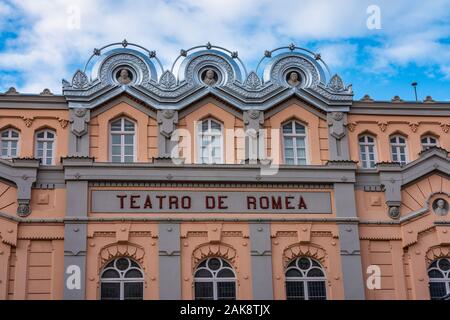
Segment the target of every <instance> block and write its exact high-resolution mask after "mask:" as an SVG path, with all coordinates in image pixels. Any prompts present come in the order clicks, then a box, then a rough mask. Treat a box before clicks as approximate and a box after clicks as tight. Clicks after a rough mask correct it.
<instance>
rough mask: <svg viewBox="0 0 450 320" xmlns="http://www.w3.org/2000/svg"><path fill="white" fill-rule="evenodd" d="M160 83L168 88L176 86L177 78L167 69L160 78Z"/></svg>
mask: <svg viewBox="0 0 450 320" xmlns="http://www.w3.org/2000/svg"><path fill="white" fill-rule="evenodd" d="M159 84H160V85H162V86H163V87H165V88H166V89H170V88H172V87H175V86H176V84H177V79H176V78H175V76H174V75H173V73H172V72H170V71H169V70H166V71H165V72H164V73H163V74H162V76H161V78H160V79H159Z"/></svg>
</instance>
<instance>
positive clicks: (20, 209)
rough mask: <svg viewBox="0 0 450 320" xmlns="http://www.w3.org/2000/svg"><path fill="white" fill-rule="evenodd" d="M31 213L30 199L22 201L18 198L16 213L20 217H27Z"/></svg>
mask: <svg viewBox="0 0 450 320" xmlns="http://www.w3.org/2000/svg"><path fill="white" fill-rule="evenodd" d="M30 214H31V207H30V201H29V200H26V201H22V200H19V204H18V206H17V215H18V216H19V217H21V218H25V217H28V216H29V215H30Z"/></svg>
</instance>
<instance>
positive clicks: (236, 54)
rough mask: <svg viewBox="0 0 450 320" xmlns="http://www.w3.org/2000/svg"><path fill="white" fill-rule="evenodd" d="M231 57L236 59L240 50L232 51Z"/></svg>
mask: <svg viewBox="0 0 450 320" xmlns="http://www.w3.org/2000/svg"><path fill="white" fill-rule="evenodd" d="M231 57H232V58H233V59H236V58H237V57H238V52H237V51H234V52H232V53H231Z"/></svg>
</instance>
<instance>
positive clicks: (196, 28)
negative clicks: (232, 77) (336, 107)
mask: <svg viewBox="0 0 450 320" xmlns="http://www.w3.org/2000/svg"><path fill="white" fill-rule="evenodd" d="M371 5H376V6H377V7H378V8H379V10H380V11H379V12H380V16H379V17H380V23H381V28H380V29H377V28H376V29H373V28H368V27H367V21H368V19H369V20H370V19H371V18H373V17H374V16H373V11H370V10H369V13H368V11H367V10H368V7H369V6H371ZM370 21H373V20H370ZM124 38H126V39H127V40H128V41H130V42H135V43H139V44H141V45H143V46H145V47H147V48H149V49H152V50H156V52H157V55H158V57H159V58H160V59H161V60H162V62H163V64H164V66H165V68H170V66H171V64H172V62H173V60H174V59H175V58H176V56H177V55H178V53H179V50H180V49H182V48H183V49H186V48H189V47H192V46H195V45H198V44H205V43H206V42H208V41H210V42H211V43H212V44H215V45H220V46H223V47H226V48H228V49H230V50H232V51H238V52H239V56H240V58H241V59H242V60H243V61H244V63H245V64H246V66H247V69H248V70H252V69H254V68H255V67H256V64H257V62H258V61H259V59H260V58H261V57H262V55H263V53H264V50H266V49H273V48H276V47H279V46H284V45H288V44H290V43H291V42H293V43H295V44H296V45H297V46H301V47H306V48H308V49H311V50H313V51H315V52H320V53H321V55H322V58H323V60H324V61H325V62H326V63H327V64H328V65H329V66H330V68H331V70H332V72H333V73H338V74H340V75H341V76H342V78H343V79H344V81H345V83H346V84H350V83H351V84H353V90H354V92H355V100H357V99H360V98H361V97H362V96H363V95H364V94H366V93H368V94H370V95H371V96H372V97H373V98H375V99H377V100H390V99H391V98H392V97H393V96H394V95H399V96H400V97H401V98H403V99H404V100H413V99H414V94H413V90H412V87H411V82H413V81H417V82H418V83H419V86H418V93H419V98H420V99H424V97H425V96H426V95H431V96H432V97H433V98H434V99H435V100H440V101H450V0H429V1H423V0H422V1H420V0H419V1H416V0H396V1H392V0H391V1H376V0H371V1H366V0H327V1H321V0H314V1H309V0H296V1H294V0H278V1H275V0H272V1H265V0H178V1H175V0H160V1H156V0H147V1H144V0H120V1H119V0H79V1H77V0H54V1H36V0H0V92H4V91H6V90H7V89H8V88H9V87H11V86H15V87H16V88H17V89H18V90H19V92H23V93H39V92H41V91H42V90H43V89H44V88H50V89H51V90H52V91H53V92H54V93H61V79H62V78H65V79H68V80H70V79H71V78H72V75H73V73H74V72H75V71H76V69H78V68H82V67H83V65H84V63H85V62H86V60H87V59H88V58H89V56H90V54H91V53H92V50H93V48H96V47H102V46H103V45H105V44H108V43H111V42H120V41H122V40H123V39H124Z"/></svg>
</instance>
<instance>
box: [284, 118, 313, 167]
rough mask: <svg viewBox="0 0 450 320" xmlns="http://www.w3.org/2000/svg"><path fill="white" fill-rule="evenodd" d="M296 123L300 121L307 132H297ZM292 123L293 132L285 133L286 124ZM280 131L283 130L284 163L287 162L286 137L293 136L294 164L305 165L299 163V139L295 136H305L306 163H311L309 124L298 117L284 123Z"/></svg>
mask: <svg viewBox="0 0 450 320" xmlns="http://www.w3.org/2000/svg"><path fill="white" fill-rule="evenodd" d="M294 123H298V124H299V125H301V126H302V127H304V128H305V133H304V134H302V133H295V128H293V124H294ZM288 124H290V125H291V129H292V133H284V131H283V128H284V126H286V125H288ZM280 131H281V147H282V154H283V163H284V164H287V163H286V147H285V137H292V138H293V139H292V148H293V151H294V164H293V165H303V164H299V163H298V157H297V139H294V138H303V139H304V142H305V164H304V165H308V164H310V159H309V145H308V126H307V125H306V124H305V123H303V122H300V121H298V120H296V119H292V120H289V121H287V122H285V123H283V124H282V125H281V127H280Z"/></svg>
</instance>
